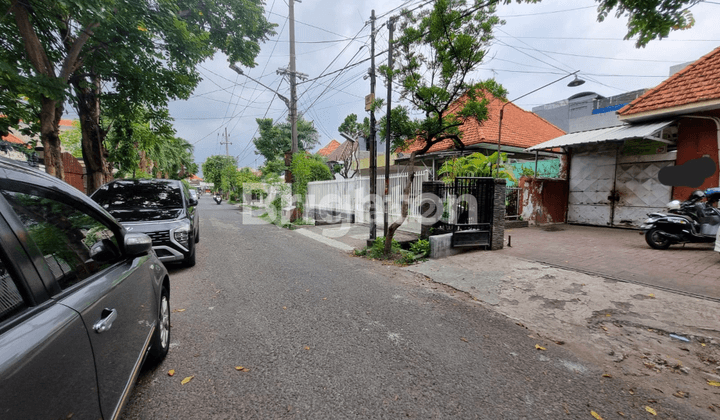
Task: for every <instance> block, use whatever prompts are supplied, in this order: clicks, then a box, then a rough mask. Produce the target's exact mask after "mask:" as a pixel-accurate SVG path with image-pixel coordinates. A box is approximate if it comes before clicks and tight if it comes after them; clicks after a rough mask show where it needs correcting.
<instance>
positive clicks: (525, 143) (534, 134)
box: [396, 97, 565, 174]
mask: <svg viewBox="0 0 720 420" xmlns="http://www.w3.org/2000/svg"><path fill="white" fill-rule="evenodd" d="M463 100H464V97H463V98H461V99H459V100H458V102H457V105H456V106H455V107H451V108H450V111H449V112H453V110H454V109H457V108H458V107H459V106H460V104H461V103H462V101H463ZM503 104H505V101H503V100H501V99H497V98H493V99H492V100H491V101H490V103H489V104H488V119H487V120H485V121H483V122H481V123H479V122H477V121H475V120H470V121H468V122H466V123H465V124H463V125H462V126H461V127H460V131H461V132H462V143H463V145H464V147H463V148H461V149H460V148H458V147H456V145H455V144H454V143H453V141H452V140H450V139H448V140H444V141H441V142H439V143H437V144H435V145H433V146H432V147H431V148H430V149H429V150H428V151H427V153H425V154H423V155H419V156H416V157H415V162H416V164H422V165H425V166H427V167H428V168H430V167H431V168H432V170H433V174H436V173H437V170H438V169H439V168H440V165H442V163H443V162H444V161H445V160H448V159H452V158H453V157H458V156H464V155H469V154H471V153H475V152H480V153H482V154H484V155H490V154H492V153H495V152H497V150H498V135H499V129H500V126H499V121H500V109H501V108H502V106H503ZM563 134H565V132H564V131H563V130H561V129H559V128H558V127H556V126H555V125H553V124H551V123H550V122H548V121H547V120H545V119H543V118H541V117H539V116H538V115H536V114H534V113H532V112H529V111H525V110H524V109H522V108H520V107H518V106H517V105H515V104H514V103H509V104H507V105H506V106H505V110H504V115H503V125H502V141H501V144H500V150H501V151H502V153H507V154H508V159H510V160H511V161H515V160H522V159H534V158H535V155H534V153H532V154H531V153H527V152H526V151H525V149H526V148H528V147H531V146H534V145H536V144H539V143H542V142H545V141H547V140H550V139H553V138H556V137H558V136H561V135H563ZM423 146H424V144H422V143H421V142H416V143H414V144H411V145H410V146H409V147H408V148H407V149H406V150H403V151H402V152H400V153H399V156H398V159H396V163H397V164H402V163H406V162H407V161H408V160H409V156H410V153H412V152H413V151H415V150H420V149H422V147H423ZM539 155H540V157H541V158H551V159H557V154H554V153H552V152H546V151H541V152H539Z"/></svg>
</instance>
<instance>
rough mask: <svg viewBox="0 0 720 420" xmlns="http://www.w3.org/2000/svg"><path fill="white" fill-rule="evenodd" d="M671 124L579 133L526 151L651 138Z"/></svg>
mask: <svg viewBox="0 0 720 420" xmlns="http://www.w3.org/2000/svg"><path fill="white" fill-rule="evenodd" d="M671 123H672V120H671V121H662V122H655V123H651V124H632V125H621V126H617V127H608V128H601V129H598V130H588V131H580V132H577V133H570V134H566V135H564V136H560V137H557V138H554V139H552V140H548V141H546V142H544V143H540V144H538V145H535V146H532V147H528V148H527V149H526V150H529V151H531V150H543V149H552V148H555V147H567V146H577V145H580V144H588V143H602V142H604V141H613V140H625V139H634V138H638V137H639V138H643V137H648V136H652V135H653V134H655V133H656V132H657V131H660V130H662V129H663V128H665V127H667V126H668V125H670V124H671Z"/></svg>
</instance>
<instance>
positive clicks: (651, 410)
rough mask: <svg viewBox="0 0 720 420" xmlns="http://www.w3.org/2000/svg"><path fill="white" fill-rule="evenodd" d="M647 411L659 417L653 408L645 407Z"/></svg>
mask: <svg viewBox="0 0 720 420" xmlns="http://www.w3.org/2000/svg"><path fill="white" fill-rule="evenodd" d="M645 411H647V412H648V413H650V414H652V415H653V416H657V411H655V410H653V409H652V408H651V407H648V406H645Z"/></svg>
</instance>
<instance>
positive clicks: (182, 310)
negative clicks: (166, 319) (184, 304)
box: [173, 309, 185, 312]
mask: <svg viewBox="0 0 720 420" xmlns="http://www.w3.org/2000/svg"><path fill="white" fill-rule="evenodd" d="M173 312H185V309H175V310H174V311H173Z"/></svg>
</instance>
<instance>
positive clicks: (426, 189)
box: [420, 181, 443, 239]
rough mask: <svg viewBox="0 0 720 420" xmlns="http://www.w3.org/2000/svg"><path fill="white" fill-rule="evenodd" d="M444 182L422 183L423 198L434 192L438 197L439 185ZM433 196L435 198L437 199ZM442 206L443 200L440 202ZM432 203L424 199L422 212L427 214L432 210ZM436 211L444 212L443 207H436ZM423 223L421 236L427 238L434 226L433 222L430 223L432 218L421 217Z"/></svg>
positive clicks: (421, 207)
mask: <svg viewBox="0 0 720 420" xmlns="http://www.w3.org/2000/svg"><path fill="white" fill-rule="evenodd" d="M442 184H443V182H442V181H426V182H423V183H422V194H423V198H425V194H433V195H434V196H435V197H437V195H438V192H439V188H438V187H439V186H441V185H442ZM435 197H433V199H435ZM440 205H441V206H442V202H441V203H440ZM430 207H431V203H430V202H429V199H428V200H423V203H422V206H420V214H425V213H427V212H429V211H430ZM435 211H436V212H437V211H439V212H440V214H442V210H441V209H435ZM431 216H433V215H431ZM421 222H422V224H421V225H420V238H421V239H427V238H428V237H429V236H430V228H432V227H433V224H430V223H429V222H430V220H425V218H421Z"/></svg>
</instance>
